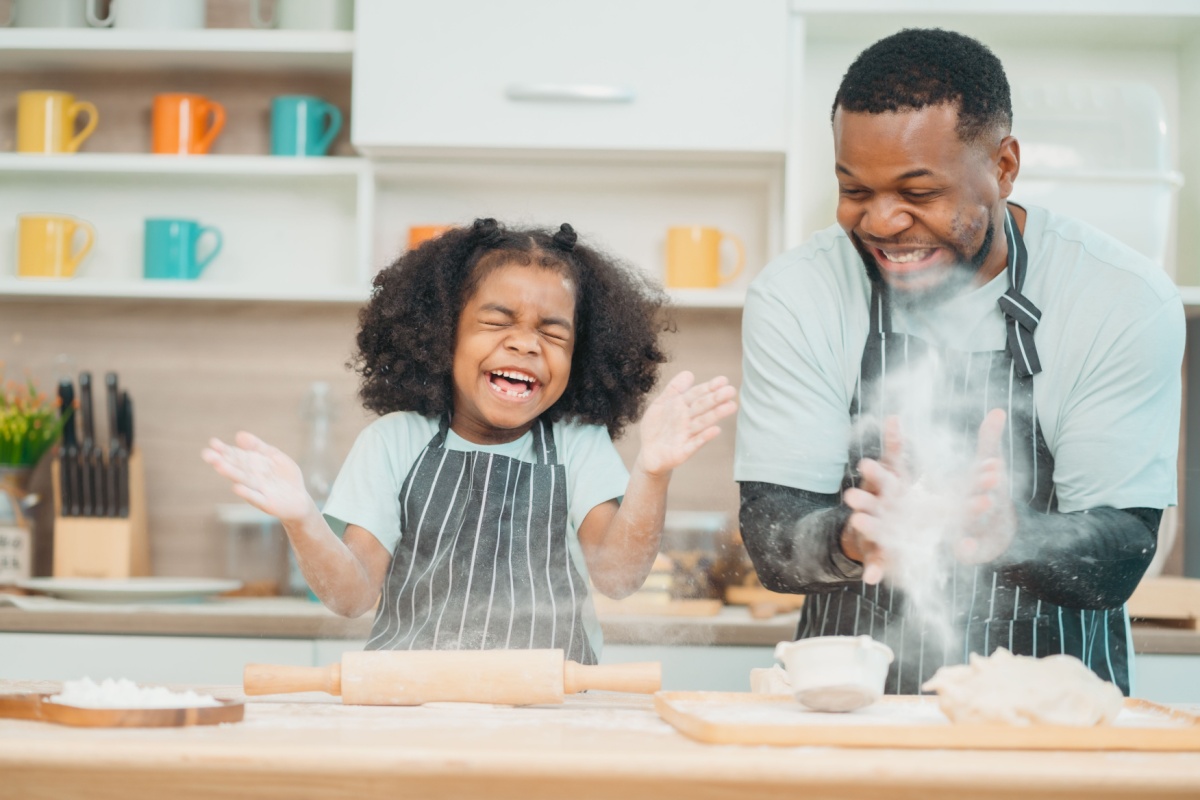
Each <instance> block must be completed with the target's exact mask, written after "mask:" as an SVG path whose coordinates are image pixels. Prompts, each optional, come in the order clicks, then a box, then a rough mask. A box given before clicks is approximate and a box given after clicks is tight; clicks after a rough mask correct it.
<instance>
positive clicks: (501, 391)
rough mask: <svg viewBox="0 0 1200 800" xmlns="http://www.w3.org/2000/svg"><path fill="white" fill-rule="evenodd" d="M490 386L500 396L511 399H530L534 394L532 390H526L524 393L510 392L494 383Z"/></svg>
mask: <svg viewBox="0 0 1200 800" xmlns="http://www.w3.org/2000/svg"><path fill="white" fill-rule="evenodd" d="M488 386H491V387H492V388H493V389H495V390H496V391H497V392H499V393H500V394H505V395H508V396H509V397H517V398H520V397H529V395H531V394H533V390H532V389H526V390H525V391H523V392H510V391H508V390H507V389H501V388H500V387H499V386H497V385H496V384H494V383H489V384H488Z"/></svg>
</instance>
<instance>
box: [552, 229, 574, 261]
mask: <svg viewBox="0 0 1200 800" xmlns="http://www.w3.org/2000/svg"><path fill="white" fill-rule="evenodd" d="M551 238H553V240H554V244H555V246H556V247H558V248H559V249H560V250H566V251H567V252H568V253H570V252H573V251H574V250H575V242H576V241H578V240H579V234H577V233H575V229H574V228H572V227H571V226H570V224H569V223H566V222H564V223H563V224H562V225H559V226H558V231H557V232H556V233H555V234H554V236H553V237H551Z"/></svg>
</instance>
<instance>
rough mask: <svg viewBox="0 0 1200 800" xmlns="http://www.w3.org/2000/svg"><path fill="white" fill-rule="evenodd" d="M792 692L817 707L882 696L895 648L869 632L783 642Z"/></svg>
mask: <svg viewBox="0 0 1200 800" xmlns="http://www.w3.org/2000/svg"><path fill="white" fill-rule="evenodd" d="M775 658H776V659H777V660H779V661H781V662H782V663H783V667H784V669H785V670H787V674H788V680H790V681H791V684H792V693H793V694H794V695H795V697H796V700H798V701H799V702H800V703H801V704H802V705H804V706H806V707H808V708H811V709H813V710H814V711H854V710H855V709H858V708H863V707H864V706H869V705H871V704H872V703H874V702H875V701H877V700H878V699H879V698H880V697H882V696H883V683H884V680H885V679H886V678H887V673H888V665H889V664H891V663H892V649H891V648H890V647H888V646H887V645H885V644H881V643H879V642H877V641H875V640H874V639H872V638H871V637H870V636H816V637H813V638H811V639H801V640H800V641H798V642H780V643H779V644H777V645H776V646H775Z"/></svg>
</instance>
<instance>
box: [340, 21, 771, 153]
mask: <svg viewBox="0 0 1200 800" xmlns="http://www.w3.org/2000/svg"><path fill="white" fill-rule="evenodd" d="M356 32H357V33H356V35H357V37H358V38H357V43H356V47H355V53H354V76H355V86H354V109H355V115H354V127H353V131H352V139H353V141H354V143H355V144H356V145H357V146H359V147H360V148H366V149H368V150H369V151H385V150H390V149H433V150H438V149H447V148H518V149H529V148H540V149H549V150H617V151H629V150H634V151H667V150H671V151H681V150H682V151H692V152H740V153H772V152H773V153H781V152H782V151H783V149H784V145H785V130H784V123H785V118H786V86H785V81H786V77H787V73H786V59H787V35H788V31H787V5H786V2H784V0H753V1H752V2H746V0H653V2H645V0H607V2H604V3H582V2H567V3H564V2H560V1H559V0H505V2H495V0H439V2H436V3H431V2H423V1H422V0H359V2H358V6H357V18H356Z"/></svg>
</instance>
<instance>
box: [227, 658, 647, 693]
mask: <svg viewBox="0 0 1200 800" xmlns="http://www.w3.org/2000/svg"><path fill="white" fill-rule="evenodd" d="M661 686H662V665H661V664H660V663H659V662H657V661H651V662H645V663H640V664H613V665H609V666H585V665H583V664H579V663H576V662H574V661H566V660H565V659H564V657H563V651H562V650H369V651H351V652H347V653H343V654H342V660H341V662H340V663H336V664H330V665H329V666H328V667H291V666H277V665H274V664H247V665H246V669H245V671H244V673H243V675H242V689H243V691H245V693H246V694H248V695H259V694H281V693H287V692H314V691H315V692H327V693H329V694H332V695H341V697H342V702H343V703H347V704H350V705H364V706H415V705H420V704H421V703H432V702H447V701H449V702H460V703H503V704H505V705H514V706H521V705H534V704H541V703H561V702H562V701H563V695H564V694H574V693H575V692H582V691H583V690H585V689H604V690H608V691H613V692H638V693H641V694H652V693H653V692H657V691H658V690H659V689H660V688H661Z"/></svg>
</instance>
